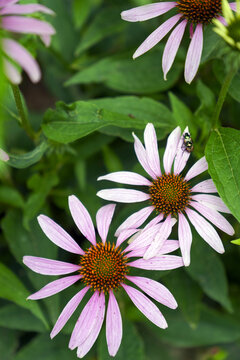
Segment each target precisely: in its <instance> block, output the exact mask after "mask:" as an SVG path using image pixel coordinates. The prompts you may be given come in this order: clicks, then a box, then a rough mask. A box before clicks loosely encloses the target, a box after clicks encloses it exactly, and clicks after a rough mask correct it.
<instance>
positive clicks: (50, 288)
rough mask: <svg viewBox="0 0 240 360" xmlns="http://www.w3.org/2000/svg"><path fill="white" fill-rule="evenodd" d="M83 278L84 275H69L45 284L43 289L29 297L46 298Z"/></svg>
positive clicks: (35, 298) (33, 298) (32, 298)
mask: <svg viewBox="0 0 240 360" xmlns="http://www.w3.org/2000/svg"><path fill="white" fill-rule="evenodd" d="M81 278H82V275H73V276H67V277H64V278H61V279H58V280H54V281H52V282H50V283H48V284H47V285H45V286H44V287H43V288H42V289H40V290H39V291H37V292H35V293H34V294H32V295H30V296H29V297H28V299H30V300H39V299H43V298H46V297H48V296H51V295H55V294H57V293H59V292H60V291H62V290H64V289H66V288H68V287H69V286H71V285H73V284H74V283H75V282H76V281H78V280H79V279H81Z"/></svg>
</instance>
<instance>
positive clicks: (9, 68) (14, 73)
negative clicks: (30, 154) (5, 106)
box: [1, 59, 22, 160]
mask: <svg viewBox="0 0 240 360" xmlns="http://www.w3.org/2000/svg"><path fill="white" fill-rule="evenodd" d="M3 65H4V70H5V73H6V76H7V78H8V79H9V81H10V82H11V83H12V84H16V85H18V84H20V82H21V81H22V76H21V74H20V72H19V70H18V69H17V68H16V67H15V66H14V65H13V64H11V63H10V62H9V61H7V60H6V59H3ZM1 160H2V159H1Z"/></svg>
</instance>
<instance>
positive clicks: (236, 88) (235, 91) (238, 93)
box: [213, 60, 240, 102]
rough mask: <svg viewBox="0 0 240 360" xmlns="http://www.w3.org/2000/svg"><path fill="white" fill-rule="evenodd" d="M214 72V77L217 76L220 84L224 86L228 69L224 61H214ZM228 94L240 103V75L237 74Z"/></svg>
mask: <svg viewBox="0 0 240 360" xmlns="http://www.w3.org/2000/svg"><path fill="white" fill-rule="evenodd" d="M213 70H214V75H215V76H216V78H217V80H218V81H219V83H220V84H222V81H223V78H224V77H225V76H226V74H227V73H226V71H227V70H226V67H225V64H224V62H223V61H221V60H216V61H214V66H213ZM228 94H229V95H231V97H232V98H233V99H234V100H236V101H238V102H240V73H237V74H236V75H235V76H234V78H233V80H232V82H231V84H230V87H229V90H228Z"/></svg>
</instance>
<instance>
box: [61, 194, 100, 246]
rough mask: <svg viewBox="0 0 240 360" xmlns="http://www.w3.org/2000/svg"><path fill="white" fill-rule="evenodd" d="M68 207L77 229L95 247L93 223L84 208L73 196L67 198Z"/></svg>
mask: <svg viewBox="0 0 240 360" xmlns="http://www.w3.org/2000/svg"><path fill="white" fill-rule="evenodd" d="M68 205H69V209H70V211H71V214H72V218H73V220H74V222H75V224H76V225H77V227H78V229H79V230H80V231H81V233H82V234H83V235H84V236H85V237H86V238H87V239H88V240H89V241H90V242H91V243H92V244H93V245H96V235H95V230H94V226H93V222H92V219H91V217H90V215H89V212H88V211H87V209H86V208H85V206H84V205H83V204H82V203H81V201H80V200H78V198H77V197H76V196H74V195H71V196H69V198H68Z"/></svg>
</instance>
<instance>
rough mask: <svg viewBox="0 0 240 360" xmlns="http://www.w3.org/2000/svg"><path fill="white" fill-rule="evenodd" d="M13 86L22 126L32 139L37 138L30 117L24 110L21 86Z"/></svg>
mask: <svg viewBox="0 0 240 360" xmlns="http://www.w3.org/2000/svg"><path fill="white" fill-rule="evenodd" d="M11 87H12V91H13V96H14V100H15V103H16V107H17V110H18V113H19V116H20V119H21V126H22V128H23V129H24V130H25V131H26V133H27V135H28V136H29V137H30V138H31V139H34V138H35V133H34V131H33V129H32V127H31V125H30V122H29V120H28V118H27V116H26V113H25V111H24V107H23V103H22V99H21V93H20V90H19V87H18V86H17V85H11Z"/></svg>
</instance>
